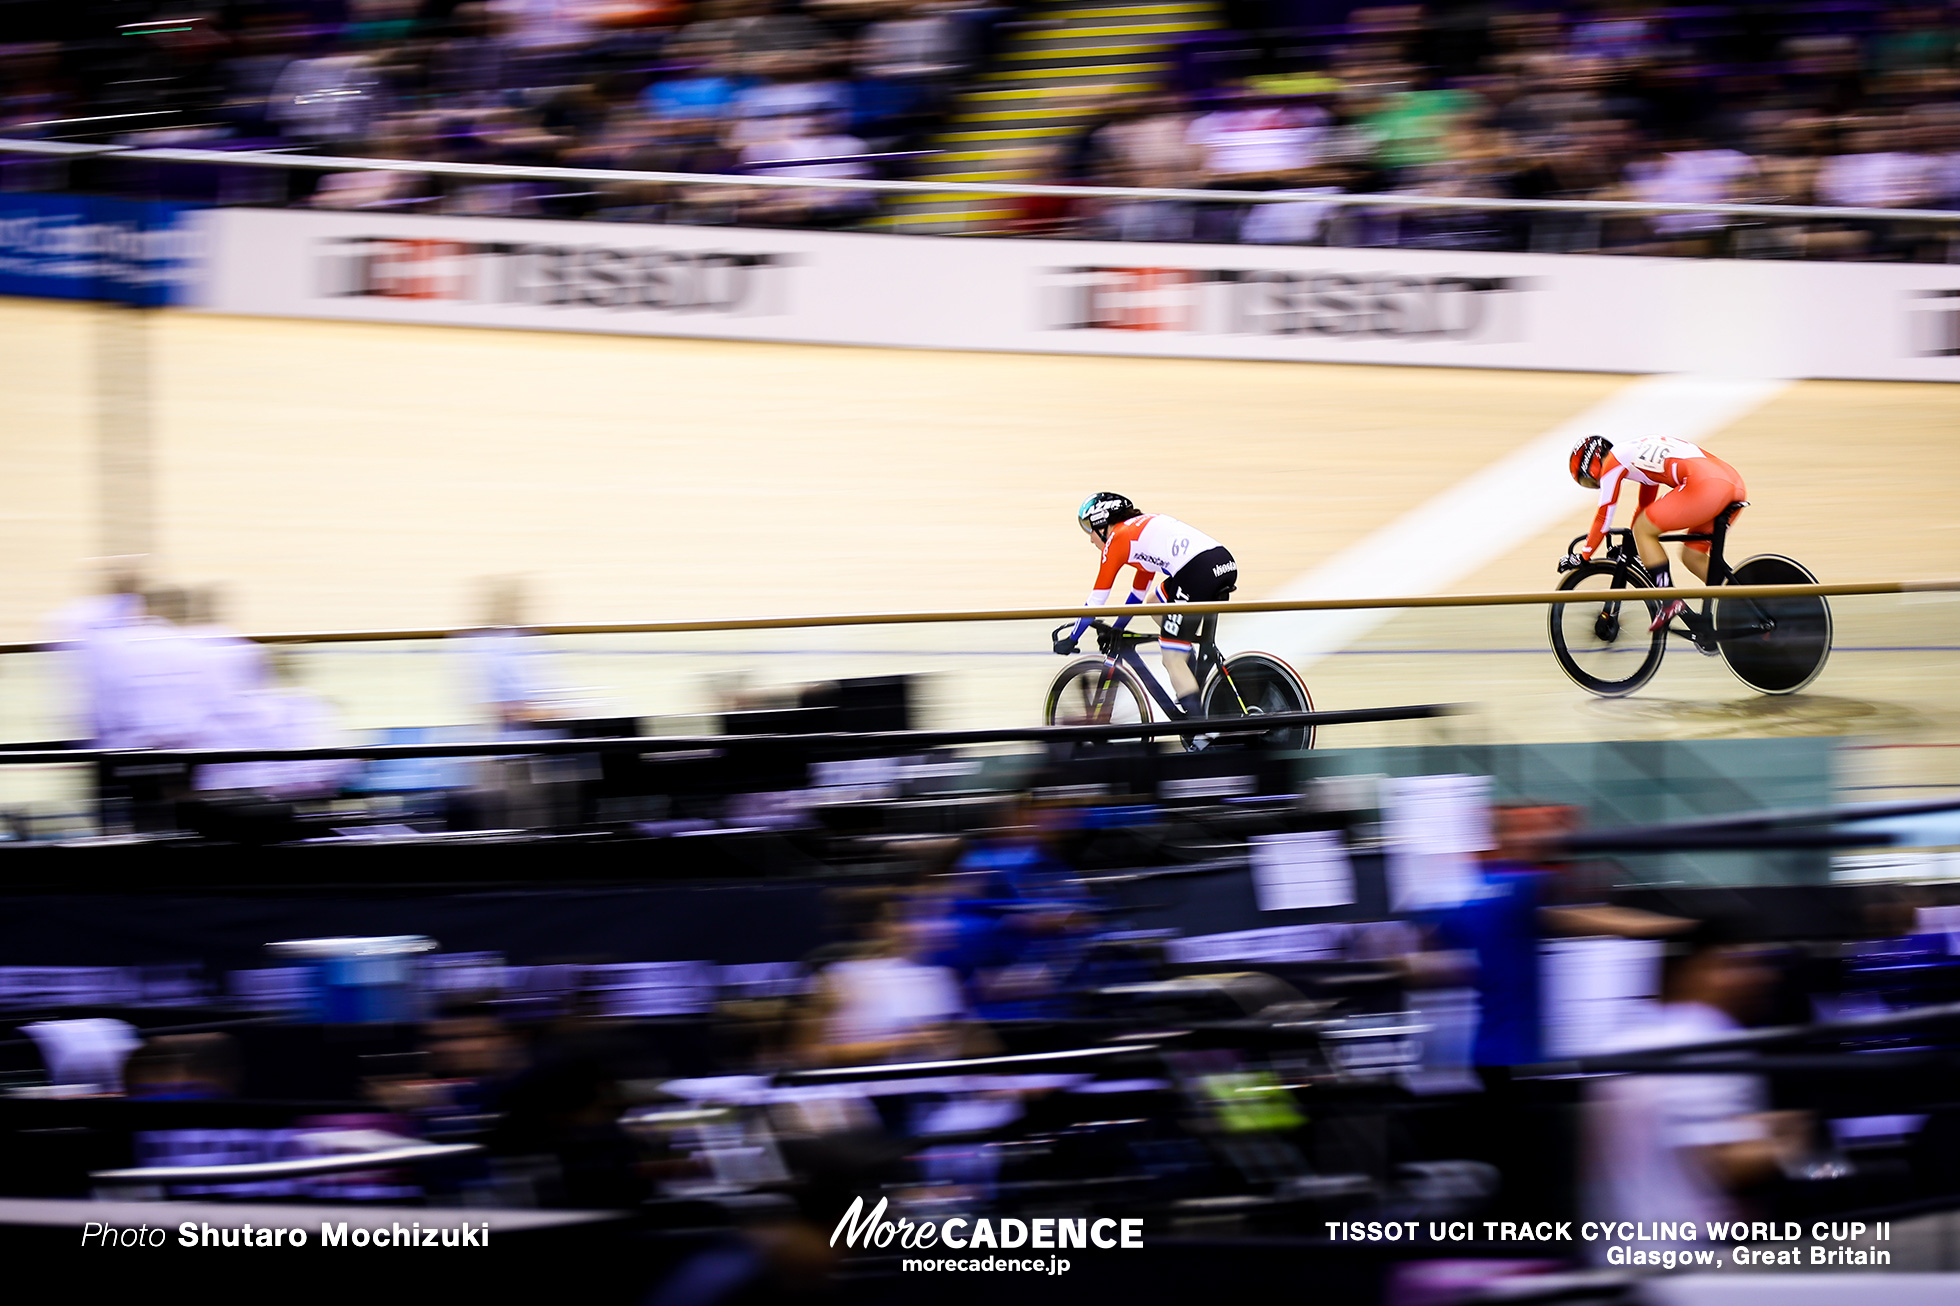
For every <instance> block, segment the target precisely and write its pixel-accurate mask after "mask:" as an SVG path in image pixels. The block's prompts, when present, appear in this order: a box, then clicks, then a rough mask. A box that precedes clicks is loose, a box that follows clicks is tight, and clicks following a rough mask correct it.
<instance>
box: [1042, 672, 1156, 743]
mask: <svg viewBox="0 0 1960 1306" xmlns="http://www.w3.org/2000/svg"><path fill="white" fill-rule="evenodd" d="M1041 719H1042V721H1043V722H1045V723H1046V724H1048V725H1051V726H1134V725H1142V724H1144V723H1145V722H1147V721H1149V720H1150V695H1149V694H1148V693H1147V692H1146V691H1145V690H1144V688H1143V686H1142V685H1141V684H1139V683H1138V681H1137V678H1136V675H1135V673H1133V672H1132V671H1131V670H1130V669H1129V668H1128V667H1125V666H1111V665H1110V663H1109V661H1108V660H1107V659H1105V658H1099V657H1095V656H1093V655H1091V656H1087V657H1079V658H1076V659H1075V660H1074V661H1072V662H1070V663H1069V664H1068V665H1067V666H1065V667H1063V668H1062V670H1061V674H1060V675H1058V676H1056V677H1055V680H1054V683H1053V684H1051V685H1049V686H1048V699H1047V703H1046V706H1045V707H1044V708H1043V710H1042V717H1041Z"/></svg>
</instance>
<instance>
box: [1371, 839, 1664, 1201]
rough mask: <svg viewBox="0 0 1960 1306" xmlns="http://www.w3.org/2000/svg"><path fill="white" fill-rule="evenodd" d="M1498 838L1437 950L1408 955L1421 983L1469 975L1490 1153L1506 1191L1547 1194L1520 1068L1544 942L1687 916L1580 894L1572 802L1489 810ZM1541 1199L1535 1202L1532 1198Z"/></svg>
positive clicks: (1536, 1014)
mask: <svg viewBox="0 0 1960 1306" xmlns="http://www.w3.org/2000/svg"><path fill="white" fill-rule="evenodd" d="M1491 817H1492V822H1491V824H1492V833H1493V835H1494V843H1495V846H1494V847H1493V848H1492V849H1491V850H1490V851H1489V852H1488V853H1486V854H1485V855H1484V860H1483V862H1482V865H1481V868H1480V870H1481V879H1482V890H1481V892H1480V893H1478V894H1477V895H1476V896H1474V897H1472V898H1470V899H1469V900H1468V901H1466V902H1463V903H1462V904H1460V905H1458V906H1456V907H1454V908H1451V909H1449V910H1447V911H1444V912H1442V913H1440V914H1438V915H1437V916H1436V917H1434V918H1433V920H1432V922H1431V926H1430V927H1431V931H1432V937H1433V945H1434V947H1435V948H1437V949H1438V951H1436V952H1431V953H1424V954H1417V955H1416V956H1414V957H1411V958H1409V959H1408V961H1407V962H1406V963H1405V967H1404V968H1405V971H1406V972H1407V973H1408V974H1409V977H1410V981H1411V982H1412V983H1413V984H1416V985H1418V986H1423V985H1432V986H1433V985H1448V984H1453V983H1457V982H1462V981H1463V980H1466V979H1467V980H1468V982H1469V983H1470V985H1471V986H1472V987H1474V989H1475V990H1476V995H1477V1030H1476V1035H1475V1038H1474V1040H1473V1042H1472V1045H1471V1058H1470V1059H1471V1063H1472V1064H1473V1066H1474V1067H1475V1069H1476V1073H1477V1077H1478V1079H1479V1080H1481V1081H1482V1083H1483V1087H1484V1091H1485V1094H1486V1099H1487V1100H1486V1102H1485V1103H1484V1106H1483V1112H1484V1121H1485V1129H1484V1136H1485V1147H1486V1148H1487V1149H1488V1156H1489V1158H1490V1159H1491V1160H1492V1161H1493V1162H1495V1163H1497V1164H1499V1165H1500V1166H1502V1167H1504V1168H1506V1170H1507V1174H1506V1181H1507V1188H1506V1196H1507V1198H1509V1199H1510V1200H1513V1201H1518V1202H1521V1203H1523V1204H1525V1205H1528V1206H1529V1205H1532V1204H1533V1203H1545V1202H1547V1201H1548V1200H1550V1198H1551V1197H1552V1192H1551V1190H1552V1189H1553V1188H1554V1187H1555V1186H1556V1184H1557V1177H1556V1176H1555V1175H1554V1174H1552V1173H1550V1172H1549V1170H1548V1167H1547V1166H1546V1164H1545V1162H1546V1160H1547V1159H1548V1157H1547V1154H1546V1152H1545V1151H1544V1150H1543V1149H1541V1148H1533V1147H1532V1146H1531V1145H1530V1142H1529V1140H1530V1137H1531V1135H1532V1134H1533V1133H1534V1132H1535V1131H1536V1129H1537V1128H1538V1122H1537V1121H1536V1119H1535V1116H1534V1114H1533V1112H1532V1110H1531V1107H1530V1104H1529V1102H1528V1101H1527V1100H1526V1099H1525V1097H1524V1096H1523V1087H1522V1086H1521V1085H1520V1084H1518V1083H1517V1082H1516V1081H1515V1080H1514V1078H1513V1073H1514V1071H1515V1070H1516V1069H1517V1068H1518V1067H1521V1066H1528V1065H1531V1064H1533V1063H1536V1062H1539V1061H1542V1060H1544V1058H1545V1045H1544V1035H1545V1018H1544V1007H1545V1002H1544V991H1543V982H1542V977H1541V973H1540V963H1539V943H1540V941H1541V940H1542V939H1543V938H1545V937H1546V936H1548V935H1568V936H1570V935H1593V936H1597V935H1615V936H1620V937H1626V938H1658V937H1664V936H1666V935H1668V934H1670V933H1675V932H1678V931H1680V930H1682V929H1685V928H1687V927H1688V925H1689V924H1690V922H1688V921H1685V920H1682V919H1680V918H1677V917H1670V916H1662V915H1659V914H1657V913H1654V912H1646V911H1640V910H1637V909H1634V908H1626V907H1613V906H1606V905H1599V904H1592V905H1585V904H1577V903H1575V902H1574V900H1575V899H1577V898H1579V897H1581V896H1583V895H1582V894H1581V893H1580V892H1578V891H1577V889H1578V886H1576V885H1573V884H1572V883H1571V882H1570V881H1569V879H1568V878H1567V875H1566V873H1565V870H1564V868H1563V867H1560V866H1559V864H1558V861H1557V859H1558V857H1559V853H1558V841H1559V840H1560V839H1562V838H1563V837H1564V836H1565V835H1566V834H1567V833H1569V832H1570V831H1571V830H1573V829H1574V828H1575V826H1576V824H1577V819H1578V813H1577V812H1576V811H1575V810H1574V809H1572V808H1569V807H1558V806H1542V805H1511V806H1504V807H1498V808H1496V809H1495V810H1494V811H1493V812H1492V813H1491ZM1534 1209H1536V1208H1535V1207H1534Z"/></svg>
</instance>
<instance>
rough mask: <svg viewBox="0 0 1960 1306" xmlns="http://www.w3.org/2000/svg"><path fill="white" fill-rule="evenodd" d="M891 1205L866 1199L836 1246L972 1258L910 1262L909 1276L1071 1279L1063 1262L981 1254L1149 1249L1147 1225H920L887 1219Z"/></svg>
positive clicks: (948, 1220) (1056, 1221)
mask: <svg viewBox="0 0 1960 1306" xmlns="http://www.w3.org/2000/svg"><path fill="white" fill-rule="evenodd" d="M890 1206H891V1199H889V1198H884V1197H881V1198H879V1199H878V1204H877V1205H876V1206H873V1207H871V1208H870V1209H869V1211H867V1210H866V1209H865V1201H864V1198H863V1197H858V1198H856V1199H855V1200H853V1201H852V1202H851V1207H850V1209H849V1210H848V1211H846V1212H844V1216H843V1218H842V1219H840V1220H839V1221H838V1222H837V1227H836V1228H835V1229H832V1230H831V1231H830V1245H831V1246H832V1247H836V1246H839V1245H840V1244H841V1245H842V1246H844V1247H848V1248H852V1249H854V1250H863V1251H891V1250H899V1251H908V1252H910V1251H928V1250H937V1249H950V1250H952V1251H955V1252H966V1253H968V1255H966V1256H963V1257H938V1258H932V1259H918V1260H914V1259H911V1258H907V1259H906V1260H905V1262H904V1264H903V1267H902V1268H904V1269H907V1270H955V1271H980V1272H987V1271H1003V1270H1006V1271H1020V1272H1023V1273H1035V1274H1051V1275H1053V1274H1066V1273H1068V1269H1069V1263H1068V1262H1067V1261H1066V1260H1063V1259H1062V1258H1060V1257H1055V1256H1047V1257H1039V1256H1037V1257H1028V1258H1022V1257H1003V1256H995V1255H987V1256H981V1257H976V1256H973V1255H972V1254H971V1253H973V1252H975V1251H986V1252H990V1253H991V1252H996V1251H1013V1250H1017V1249H1026V1250H1028V1251H1066V1250H1069V1249H1071V1248H1076V1249H1080V1250H1083V1251H1090V1250H1097V1249H1100V1250H1103V1251H1122V1250H1135V1249H1137V1248H1140V1247H1142V1246H1143V1221H1142V1220H1140V1219H1128V1220H1116V1219H1110V1218H1108V1217H1104V1218H1101V1219H1090V1218H1088V1217H1087V1216H1084V1217H1083V1218H1081V1219H1065V1218H1059V1217H1046V1216H1044V1217H1039V1218H1036V1219H1029V1220H1023V1219H1017V1218H1013V1217H1007V1218H1002V1219H993V1218H991V1217H988V1216H976V1217H968V1216H964V1215H953V1216H941V1217H934V1218H930V1219H923V1220H914V1219H911V1218H909V1217H903V1218H900V1219H897V1220H890V1219H887V1218H886V1212H887V1210H889V1208H890Z"/></svg>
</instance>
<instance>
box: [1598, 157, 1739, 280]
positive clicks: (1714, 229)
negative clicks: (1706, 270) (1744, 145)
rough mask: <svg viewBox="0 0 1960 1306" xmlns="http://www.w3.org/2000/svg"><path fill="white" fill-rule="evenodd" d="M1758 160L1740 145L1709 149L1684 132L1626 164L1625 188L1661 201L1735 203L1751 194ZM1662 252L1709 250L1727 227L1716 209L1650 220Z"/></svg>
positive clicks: (1706, 251) (1659, 216)
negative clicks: (1666, 146)
mask: <svg viewBox="0 0 1960 1306" xmlns="http://www.w3.org/2000/svg"><path fill="white" fill-rule="evenodd" d="M1755 173H1756V170H1755V165H1754V164H1753V163H1751V161H1750V159H1749V156H1748V155H1746V154H1743V153H1741V152H1740V151H1738V150H1728V149H1715V148H1711V147H1710V146H1709V145H1708V144H1707V143H1706V142H1704V141H1700V140H1697V139H1695V138H1694V137H1685V138H1683V139H1681V140H1678V141H1674V142H1671V143H1670V147H1669V148H1667V149H1657V150H1655V151H1654V152H1653V153H1652V154H1650V155H1648V156H1647V157H1645V158H1640V159H1635V160H1634V161H1633V162H1631V163H1629V164H1628V165H1627V172H1626V182H1627V189H1628V191H1629V193H1630V194H1631V196H1632V197H1633V198H1635V199H1641V200H1651V201H1653V202H1654V203H1657V204H1737V203H1741V202H1743V201H1744V200H1746V199H1748V198H1749V197H1750V192H1751V191H1752V190H1753V188H1754V183H1755ZM1651 221H1652V225H1653V230H1654V233H1655V235H1656V236H1657V237H1658V238H1659V239H1660V240H1661V242H1662V252H1667V253H1675V254H1690V255H1695V254H1708V253H1712V252H1714V241H1716V240H1717V239H1718V238H1719V237H1720V235H1721V233H1722V232H1723V231H1724V230H1725V229H1726V228H1727V227H1728V225H1729V219H1727V218H1725V217H1723V216H1722V215H1720V214H1715V213H1663V214H1659V215H1657V216H1655V217H1654V218H1653V219H1651Z"/></svg>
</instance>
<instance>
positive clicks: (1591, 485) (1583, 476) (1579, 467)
mask: <svg viewBox="0 0 1960 1306" xmlns="http://www.w3.org/2000/svg"><path fill="white" fill-rule="evenodd" d="M1612 452H1613V442H1612V441H1611V440H1609V439H1607V438H1606V437H1605V436H1603V435H1589V436H1587V437H1586V438H1585V439H1583V440H1581V441H1579V443H1577V444H1575V445H1573V446H1572V460H1571V462H1570V463H1568V464H1567V466H1568V467H1570V468H1571V471H1572V479H1573V480H1575V481H1577V482H1579V484H1581V485H1583V486H1585V487H1586V488H1587V489H1588V490H1597V489H1598V488H1599V473H1600V471H1601V470H1602V469H1604V467H1605V466H1606V455H1607V454H1609V453H1612Z"/></svg>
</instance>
